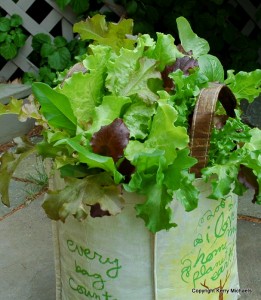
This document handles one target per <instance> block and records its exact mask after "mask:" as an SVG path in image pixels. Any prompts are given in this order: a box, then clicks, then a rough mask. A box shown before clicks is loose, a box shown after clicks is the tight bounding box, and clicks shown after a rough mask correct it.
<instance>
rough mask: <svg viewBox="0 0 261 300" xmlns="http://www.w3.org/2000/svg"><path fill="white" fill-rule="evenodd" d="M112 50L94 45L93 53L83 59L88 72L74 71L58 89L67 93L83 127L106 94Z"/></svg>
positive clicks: (62, 92) (64, 93)
mask: <svg viewBox="0 0 261 300" xmlns="http://www.w3.org/2000/svg"><path fill="white" fill-rule="evenodd" d="M110 54H111V50H110V49H109V48H108V47H104V46H95V47H92V54H91V55H88V56H87V57H86V58H85V60H84V61H83V64H84V66H85V67H86V68H87V69H88V72H87V73H85V74H83V73H81V72H79V73H74V74H73V75H72V76H71V77H70V78H68V79H67V80H66V81H65V82H64V84H63V85H62V86H59V87H57V88H56V91H57V92H59V93H60V94H63V95H65V96H66V97H67V98H68V99H69V101H70V103H71V106H72V110H73V113H74V115H75V116H76V118H77V121H78V123H79V124H80V125H81V126H82V127H87V124H88V122H90V121H91V120H92V117H93V113H94V110H95V107H96V106H97V105H98V104H100V103H101V101H102V98H103V96H104V77H105V74H106V70H107V63H108V60H109V59H110Z"/></svg>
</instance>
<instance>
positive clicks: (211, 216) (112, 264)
mask: <svg viewBox="0 0 261 300" xmlns="http://www.w3.org/2000/svg"><path fill="white" fill-rule="evenodd" d="M224 89H225V91H224ZM208 97H210V99H212V100H211V101H212V102H211V103H208V105H207V106H204V105H203V110H205V111H207V115H208V117H209V122H210V123H212V119H213V108H214V106H215V102H216V101H217V98H218V97H221V98H222V99H223V98H226V97H228V98H230V97H231V95H230V94H229V93H227V88H226V87H225V86H222V85H213V87H212V89H211V88H210V89H205V91H203V92H202V94H201V95H200V97H199V100H200V99H201V98H203V99H204V98H208ZM225 102H228V101H227V100H225ZM201 105H202V101H198V106H197V107H196V114H197V116H196V117H195V116H194V120H193V124H194V125H193V133H192V134H193V137H194V138H193V139H192V143H191V151H192V154H193V155H195V156H196V157H198V158H199V163H198V165H197V166H196V168H195V169H194V170H193V171H194V172H196V173H198V170H199V168H201V167H203V165H204V163H206V151H207V150H208V143H209V142H208V141H207V142H206V137H204V132H203V133H202V128H203V130H205V128H206V123H204V126H203V127H202V126H199V127H197V126H196V125H197V124H201V121H200V120H198V119H197V118H198V116H200V114H199V111H201V114H202V116H203V115H204V113H202V110H201V108H200V106H201ZM224 106H225V105H224ZM209 108H210V109H211V113H210V114H209V112H208V110H209ZM202 116H200V117H199V118H201V117H202ZM195 118H196V119H195ZM202 122H203V121H202ZM202 124H203V123H202ZM211 126H212V124H211ZM211 126H209V127H208V129H207V130H208V131H210V130H211ZM207 130H205V131H206V132H207ZM206 134H208V135H209V132H208V133H206ZM197 135H200V136H201V137H203V139H202V140H201V141H204V145H205V148H204V147H202V146H201V142H200V141H199V139H198V137H197ZM208 140H209V136H208ZM195 153H196V154H195ZM202 153H203V154H202ZM201 154H202V155H201ZM194 184H195V186H197V188H198V189H199V191H200V197H199V203H198V208H197V209H195V210H193V211H191V212H189V213H188V212H185V210H184V207H183V206H182V205H181V204H180V203H179V202H178V201H177V200H175V199H174V200H173V201H172V204H171V208H172V209H173V212H174V213H173V221H174V222H175V223H177V224H178V227H176V228H172V229H171V230H169V231H161V232H158V233H157V234H155V235H154V234H152V233H151V232H149V231H148V230H147V228H146V227H145V226H144V222H143V220H141V219H139V218H137V217H136V212H135V205H136V204H138V203H142V202H143V201H144V198H143V197H142V196H139V195H137V194H134V193H132V194H131V193H126V192H123V198H124V200H125V206H124V209H123V210H122V212H121V213H120V214H118V215H116V216H104V217H102V218H91V217H88V218H87V219H86V220H84V221H83V222H79V221H77V220H75V219H74V218H73V217H69V218H67V219H66V221H65V223H62V222H60V221H59V222H53V234H54V245H55V267H56V287H57V288H56V300H84V299H98V300H134V299H135V300H136V299H137V300H183V299H184V300H185V299H186V300H187V299H189V300H193V299H206V300H215V299H217V300H218V299H219V300H221V299H225V300H235V299H238V289H239V282H238V270H237V255H236V231H237V196H236V195H235V194H233V193H231V194H229V195H228V196H227V197H226V198H224V199H220V200H218V201H217V200H210V199H208V198H207V196H208V195H209V194H210V193H211V185H210V184H206V183H205V182H204V181H203V180H202V179H196V180H195V183H194ZM62 187H63V182H62V180H61V179H60V178H58V177H54V180H53V186H52V188H56V189H57V188H58V189H59V188H62Z"/></svg>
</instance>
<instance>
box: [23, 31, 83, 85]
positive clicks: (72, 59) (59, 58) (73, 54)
mask: <svg viewBox="0 0 261 300" xmlns="http://www.w3.org/2000/svg"><path fill="white" fill-rule="evenodd" d="M86 45H87V42H84V41H81V40H79V39H73V40H72V41H70V42H68V41H67V40H66V39H65V38H64V37H62V36H56V37H55V38H54V39H53V40H52V39H51V37H50V35H48V34H45V33H39V34H36V35H35V36H34V37H33V39H32V47H33V52H32V53H31V54H30V56H29V59H30V61H31V62H32V63H34V65H36V66H37V67H39V73H38V74H35V73H30V72H26V73H25V74H24V75H23V82H24V83H32V82H33V81H41V82H45V83H47V84H49V85H51V86H53V85H54V84H55V80H56V79H57V76H58V74H57V73H58V72H61V71H64V70H66V69H68V68H69V67H71V66H72V65H74V64H75V63H76V62H77V57H80V56H81V55H82V54H84V53H86V47H87V46H86Z"/></svg>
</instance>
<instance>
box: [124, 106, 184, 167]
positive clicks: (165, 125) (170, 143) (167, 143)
mask: <svg viewBox="0 0 261 300" xmlns="http://www.w3.org/2000/svg"><path fill="white" fill-rule="evenodd" d="M176 120H177V111H176V110H175V109H174V108H173V107H172V106H171V105H169V104H167V103H165V102H164V101H163V100H161V101H159V102H158V108H157V111H156V114H155V115H154V117H153V121H152V125H151V129H150V133H149V135H148V137H147V139H146V140H145V141H144V142H143V143H141V142H139V141H130V142H129V144H128V145H127V147H126V149H125V156H126V158H127V159H128V160H129V161H130V162H131V163H133V161H134V159H135V157H136V156H137V155H142V154H141V152H142V153H152V152H154V150H155V149H157V150H160V151H163V156H164V158H165V159H166V162H167V164H171V163H172V162H173V161H174V159H175V158H176V156H177V151H176V150H177V149H183V148H185V147H187V146H188V141H189V137H188V134H187V131H186V129H185V128H184V127H180V126H175V125H174V123H175V121H176ZM134 165H135V163H134Z"/></svg>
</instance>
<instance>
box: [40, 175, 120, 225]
mask: <svg viewBox="0 0 261 300" xmlns="http://www.w3.org/2000/svg"><path fill="white" fill-rule="evenodd" d="M65 183H66V184H67V185H66V186H65V188H64V189H62V190H60V191H49V192H48V193H47V195H46V197H45V200H44V203H43V205H42V207H43V208H44V210H45V212H46V214H47V215H48V217H49V218H51V219H52V220H62V221H63V222H64V221H65V220H66V218H67V217H68V216H69V215H72V216H74V217H75V218H76V219H78V220H83V219H85V218H86V217H87V216H88V215H90V207H91V206H94V205H96V204H99V205H100V207H101V209H102V210H103V211H107V212H109V214H110V215H116V214H118V213H120V212H121V209H122V197H121V195H120V190H119V188H118V187H117V186H116V185H115V184H114V182H113V180H112V178H111V177H110V176H109V175H108V174H107V173H104V172H103V173H100V174H96V175H91V176H87V177H85V178H83V179H76V178H67V179H66V180H65Z"/></svg>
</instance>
